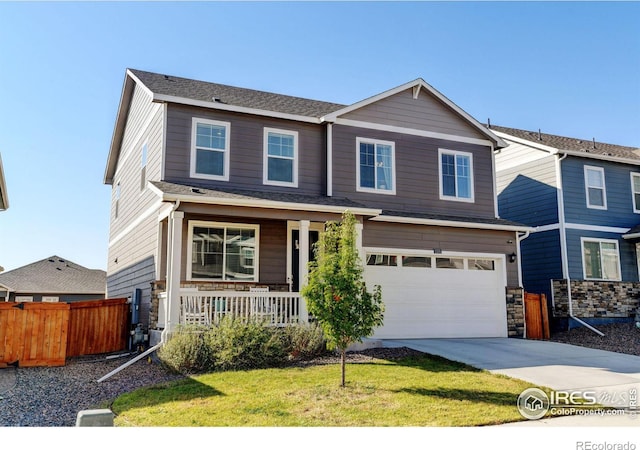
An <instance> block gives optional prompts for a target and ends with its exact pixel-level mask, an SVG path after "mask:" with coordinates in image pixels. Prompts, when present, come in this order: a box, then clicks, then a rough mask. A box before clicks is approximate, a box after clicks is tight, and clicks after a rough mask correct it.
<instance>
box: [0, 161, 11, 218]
mask: <svg viewBox="0 0 640 450" xmlns="http://www.w3.org/2000/svg"><path fill="white" fill-rule="evenodd" d="M6 209H9V196H8V195H7V183H6V181H5V179H4V169H3V168H2V155H0V211H5V210H6Z"/></svg>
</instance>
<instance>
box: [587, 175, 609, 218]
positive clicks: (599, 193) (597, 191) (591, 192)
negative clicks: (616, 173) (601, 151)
mask: <svg viewBox="0 0 640 450" xmlns="http://www.w3.org/2000/svg"><path fill="white" fill-rule="evenodd" d="M584 186H585V191H586V195H587V208H595V209H607V191H606V189H605V186H604V169H603V168H602V167H593V166H584Z"/></svg>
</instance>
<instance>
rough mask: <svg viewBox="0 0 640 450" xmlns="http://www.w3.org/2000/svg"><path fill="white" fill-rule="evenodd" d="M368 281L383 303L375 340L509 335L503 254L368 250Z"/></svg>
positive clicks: (368, 284)
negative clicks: (383, 310)
mask: <svg viewBox="0 0 640 450" xmlns="http://www.w3.org/2000/svg"><path fill="white" fill-rule="evenodd" d="M365 280H366V282H367V287H368V288H369V290H371V288H372V286H373V285H374V284H379V285H380V286H381V287H382V299H383V301H384V304H385V317H384V325H383V326H382V327H381V328H378V329H377V330H376V332H375V334H374V336H373V337H374V338H386V339H399V338H454V337H506V336H507V317H506V306H505V291H504V288H505V269H504V258H496V257H495V256H494V257H493V258H491V257H490V256H488V255H471V256H470V255H468V254H466V255H464V256H455V255H454V256H452V255H446V256H441V255H433V256H430V255H429V256H424V255H422V256H417V255H412V254H400V253H391V251H390V252H389V253H386V252H368V253H367V257H366V261H365Z"/></svg>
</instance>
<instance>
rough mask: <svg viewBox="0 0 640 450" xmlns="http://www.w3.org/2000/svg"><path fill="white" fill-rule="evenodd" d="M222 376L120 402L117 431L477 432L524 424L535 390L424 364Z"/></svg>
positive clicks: (443, 363) (434, 362)
mask: <svg viewBox="0 0 640 450" xmlns="http://www.w3.org/2000/svg"><path fill="white" fill-rule="evenodd" d="M339 384H340V366H339V365H338V364H331V365H317V366H310V367H306V368H293V367H290V368H282V369H260V370H249V371H237V372H218V373H211V374H206V375H200V376H194V377H191V378H187V379H184V380H181V381H177V382H173V383H169V384H164V385H158V386H153V387H148V388H144V389H140V390H137V391H135V392H132V393H128V394H124V395H122V396H120V397H118V398H117V399H116V400H115V401H114V402H113V404H112V405H111V408H112V410H113V412H114V413H115V414H116V419H115V424H116V426H137V427H146V426H153V427H156V426H175V427H203V426H208V427H227V426H228V427H248V426H251V427H280V426H282V427H284V426H305V427H316V426H323V427H331V426H340V427H353V426H363V427H369V426H372V427H378V426H389V427H398V426H440V427H442V426H478V425H492V424H499V423H505V422H513V421H519V420H523V418H522V417H521V416H520V414H519V413H518V410H517V408H516V400H517V398H518V395H519V394H520V393H521V392H522V391H523V390H524V389H526V388H527V387H531V386H532V385H531V384H529V383H526V382H524V381H520V380H516V379H512V378H508V377H504V376H499V375H493V374H491V373H489V372H486V371H481V370H477V369H474V368H472V367H469V366H466V365H463V364H458V363H454V362H451V361H448V360H445V359H442V358H438V357H433V356H425V357H418V358H415V357H414V358H406V359H403V360H400V361H394V362H390V361H384V360H373V361H372V362H371V363H353V364H348V365H347V386H346V387H345V388H341V387H340V386H339Z"/></svg>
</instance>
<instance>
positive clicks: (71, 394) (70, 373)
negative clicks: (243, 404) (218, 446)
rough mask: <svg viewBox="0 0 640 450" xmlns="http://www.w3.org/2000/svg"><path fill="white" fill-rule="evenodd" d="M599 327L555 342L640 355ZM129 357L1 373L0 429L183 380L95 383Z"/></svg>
mask: <svg viewBox="0 0 640 450" xmlns="http://www.w3.org/2000/svg"><path fill="white" fill-rule="evenodd" d="M597 328H598V329H600V330H601V331H602V332H603V333H605V336H604V337H601V336H598V335H596V334H595V333H593V332H592V331H590V330H588V329H586V328H579V329H574V330H571V331H569V332H563V333H555V334H554V335H553V336H552V338H551V340H552V341H556V342H564V343H568V344H573V345H582V346H585V347H591V348H598V349H602V350H609V351H614V352H619V353H627V354H632V355H638V356H640V329H637V328H635V327H634V324H615V325H607V326H600V327H597ZM420 354H422V353H421V352H419V351H416V350H412V349H409V348H406V347H401V348H379V349H369V350H363V351H361V352H357V353H349V354H347V362H349V363H359V362H369V361H371V360H372V359H374V358H381V359H391V360H393V359H399V358H403V357H406V356H413V355H420ZM130 358H133V356H130V357H128V358H127V357H122V358H117V359H106V358H105V357H104V356H91V357H82V358H72V359H69V360H68V361H67V364H66V366H63V367H25V368H17V369H16V368H6V369H0V426H5V427H6V426H10V427H71V426H75V422H76V417H77V414H78V411H81V410H84V409H93V408H96V407H99V406H100V404H101V403H103V402H107V401H109V400H112V399H114V398H115V397H117V396H118V395H120V394H123V393H125V392H129V391H132V390H135V389H138V388H140V387H143V386H148V385H153V384H158V383H163V382H167V381H172V380H176V379H180V378H182V376H181V375H177V374H174V373H171V372H168V371H166V370H165V369H164V368H163V367H162V365H160V364H159V363H158V362H155V361H149V360H144V359H143V360H141V361H138V362H136V363H134V364H133V365H131V366H129V367H127V368H126V369H124V370H123V371H121V372H119V373H117V374H115V375H113V376H112V377H111V378H109V379H107V380H105V381H103V382H102V383H98V382H97V380H98V379H100V378H102V377H103V376H104V375H106V374H108V373H109V372H111V371H112V370H114V369H115V368H117V367H119V366H120V365H122V364H124V363H125V362H126V361H128V360H129V359H130ZM339 361H340V358H339V357H338V356H327V357H323V358H318V359H315V360H312V361H303V362H299V363H298V365H309V364H335V363H338V362H339Z"/></svg>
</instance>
